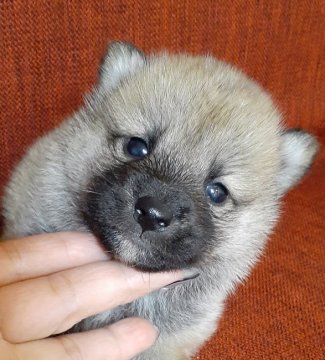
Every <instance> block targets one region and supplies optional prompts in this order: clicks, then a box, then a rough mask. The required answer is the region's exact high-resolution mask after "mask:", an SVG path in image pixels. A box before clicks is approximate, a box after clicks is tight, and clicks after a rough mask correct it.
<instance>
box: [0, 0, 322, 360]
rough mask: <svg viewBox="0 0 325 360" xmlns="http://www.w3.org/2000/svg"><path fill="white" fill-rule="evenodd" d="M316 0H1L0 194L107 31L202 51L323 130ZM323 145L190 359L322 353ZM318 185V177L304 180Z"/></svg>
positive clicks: (292, 118)
mask: <svg viewBox="0 0 325 360" xmlns="http://www.w3.org/2000/svg"><path fill="white" fill-rule="evenodd" d="M323 4H324V2H323V1H322V0H313V1H307V0H301V1H295V0H292V1H290V0H287V1H277V2H274V1H269V0H259V1H257V0H234V1H230V0H184V1H173V0H159V1H158V0H144V1H140V0H133V1H132V0H129V1H126V0H110V1H107V0H96V1H86V0H84V1H82V0H79V1H76V0H69V1H64V0H56V1H47V0H38V1H32V0H1V2H0V196H1V193H2V190H3V186H4V184H5V183H6V181H7V180H8V178H9V174H10V171H11V169H12V167H13V165H14V163H15V162H16V161H17V160H18V159H19V158H20V157H21V155H22V154H23V152H24V151H25V149H26V147H27V146H28V145H29V144H31V142H32V141H33V140H34V139H35V138H36V137H38V136H39V135H41V134H43V133H44V132H45V131H47V130H49V129H51V128H53V127H54V126H55V125H56V124H58V123H59V122H61V121H62V119H63V118H64V117H65V116H66V115H68V114H70V113H71V112H72V111H73V110H75V109H76V108H77V107H78V106H79V105H80V104H81V103H82V97H83V95H84V94H85V92H87V91H88V90H89V89H90V88H91V86H92V85H93V83H94V81H95V79H96V74H97V68H98V63H99V61H100V58H101V56H102V54H103V52H104V49H105V47H106V44H107V42H108V41H109V40H113V39H119V40H128V41H131V42H133V43H135V44H136V45H137V46H139V47H141V48H142V49H143V50H145V51H153V50H159V49H163V48H166V49H169V50H170V51H188V52H191V53H195V54H198V53H200V54H201V53H207V52H208V53H211V54H213V55H215V56H217V57H219V58H221V59H223V60H226V61H228V62H231V63H233V64H236V65H237V66H238V67H239V68H241V69H243V70H244V71H245V72H247V73H248V74H249V75H251V76H252V77H253V78H255V79H256V80H258V81H259V82H260V83H261V84H262V85H264V86H265V87H266V88H267V89H268V90H269V91H270V92H271V93H272V94H273V97H274V99H275V101H276V103H277V104H278V105H279V108H280V109H281V110H282V111H283V112H284V114H285V117H286V122H287V124H288V125H290V126H295V127H299V126H301V127H305V128H307V129H312V130H313V131H314V132H316V134H318V135H319V136H320V137H321V138H322V139H324V140H325V136H323V137H322V136H321V135H325V133H324V110H325V102H324V90H325V89H324V84H325V82H324V61H323V62H322V61H321V60H322V59H321V56H322V55H323V52H322V51H323V45H324V38H325V27H324V21H323V19H324V6H322V5H323ZM324 163H325V157H324V152H323V154H322V155H321V156H319V157H318V160H317V164H316V166H315V167H314V168H313V169H312V172H311V175H310V176H309V177H308V178H307V179H306V181H304V182H303V183H302V184H301V185H299V187H297V189H296V190H294V191H293V192H292V193H291V194H290V195H289V196H288V197H287V199H286V205H285V206H284V209H285V212H284V216H283V218H282V220H281V222H280V224H279V226H278V227H277V229H276V233H275V234H274V236H273V237H272V240H271V242H270V245H269V247H268V250H267V252H266V256H265V257H264V258H263V259H262V260H261V262H260V264H259V265H258V266H257V268H256V269H255V270H254V272H253V276H252V277H251V278H250V279H249V280H248V281H247V284H246V285H245V286H243V287H240V288H239V290H238V292H237V293H236V294H235V295H234V296H233V297H232V298H231V300H230V301H229V304H228V306H227V310H226V313H225V316H224V317H223V319H222V320H221V323H220V328H219V330H218V332H217V336H216V337H214V338H213V339H211V341H210V342H209V343H208V344H207V345H206V346H205V347H204V349H203V350H202V352H201V353H200V355H199V356H198V359H218V360H223V359H224V360H226V359H235V360H237V359H252V360H255V359H313V360H315V359H321V358H322V356H321V354H322V350H324V351H325V349H324V345H323V344H324V343H325V337H324V335H325V334H324V328H325V319H324V313H323V312H322V311H321V310H323V311H324V308H325V307H324V305H325V304H324V298H325V291H324V280H325V279H324V276H325V275H324V274H325V271H324V270H325V265H324V258H325V254H324V233H325V229H324V224H323V218H324V201H325V200H324V183H325V174H324ZM315 185H317V186H315Z"/></svg>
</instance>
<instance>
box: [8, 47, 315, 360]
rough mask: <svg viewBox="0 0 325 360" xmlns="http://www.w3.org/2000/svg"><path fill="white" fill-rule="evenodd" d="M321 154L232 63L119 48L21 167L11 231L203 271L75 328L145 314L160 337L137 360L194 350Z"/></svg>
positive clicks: (137, 262)
mask: <svg viewBox="0 0 325 360" xmlns="http://www.w3.org/2000/svg"><path fill="white" fill-rule="evenodd" d="M317 149H318V144H317V141H316V140H315V139H314V138H313V136H311V135H309V134H308V133H306V132H304V131H302V130H285V129H284V128H283V125H282V123H281V116H280V114H279V113H278V111H277V109H276V108H275V106H274V105H273V103H272V100H271V98H270V96H269V95H268V94H267V93H265V92H264V91H263V90H262V89H261V88H260V87H259V86H258V85H257V84H256V83H255V82H254V81H252V80H249V79H248V78H247V77H246V76H245V75H243V74H242V73H240V72H239V71H238V70H235V69H234V68H232V67H231V66H229V65H227V64H225V63H223V62H220V61H217V60H215V59H213V58H212V57H208V56H197V57H194V56H189V55H168V54H166V53H162V54H158V55H150V56H145V55H144V54H143V53H142V52H141V51H139V50H138V49H136V48H134V47H133V46H131V45H129V44H125V43H113V44H111V45H110V46H109V49H108V52H107V55H106V56H105V58H104V61H103V63H102V65H101V70H100V76H99V82H98V84H97V86H96V87H95V89H94V91H93V92H92V93H91V95H90V96H88V97H87V99H86V101H85V104H84V106H83V107H82V108H81V109H80V110H79V111H78V112H77V113H76V114H75V115H73V116H72V117H71V118H69V119H68V120H67V121H66V122H64V123H63V124H62V125H61V126H60V127H58V128H57V129H56V130H54V131H52V132H50V133H49V134H48V135H46V136H44V137H43V138H41V139H40V140H38V142H37V143H36V144H35V145H34V146H32V147H31V148H30V149H29V151H28V152H27V154H26V156H25V157H24V158H23V160H22V161H21V163H20V164H19V165H18V167H17V168H16V170H15V171H14V173H13V176H12V179H11V181H10V183H9V185H8V186H7V188H6V191H5V196H4V217H5V229H4V237H5V238H11V237H17V236H23V235H31V234H38V233H44V232H56V231H67V230H78V231H87V232H92V233H94V234H95V235H96V236H97V237H98V239H99V241H101V242H102V244H103V246H104V247H105V248H106V249H107V250H109V251H110V252H111V253H112V254H113V256H114V257H115V258H116V259H117V260H118V261H121V262H123V263H125V264H128V265H130V266H133V267H136V268H138V269H140V270H146V271H168V270H173V269H182V268H188V269H191V270H192V271H193V273H194V274H197V275H198V274H199V276H196V277H193V278H191V279H189V280H188V281H186V282H183V283H180V284H178V286H174V287H170V288H167V289H162V290H160V291H157V292H155V293H153V294H150V295H147V296H145V297H143V298H141V299H139V300H137V301H134V302H132V303H130V304H127V305H125V306H120V307H118V308H116V309H114V310H112V311H109V312H105V313H102V314H98V315H96V316H93V317H91V318H88V319H85V320H84V321H82V322H81V323H79V324H78V325H77V326H76V327H75V328H74V329H73V330H72V331H82V330H88V329H92V328H97V327H100V326H103V325H105V324H109V323H112V322H115V321H117V320H119V319H122V318H125V317H129V316H140V317H144V318H146V319H148V320H149V321H150V322H151V323H153V324H155V325H156V326H157V327H158V328H159V329H160V337H159V339H158V341H157V342H156V344H155V345H154V346H153V347H152V348H151V349H150V350H148V351H147V352H145V353H143V354H142V355H140V356H137V357H136V359H137V360H149V359H150V360H153V359H154V360H181V359H190V358H191V356H193V355H194V354H195V353H196V352H197V350H198V348H199V347H200V346H201V345H202V343H203V342H204V341H206V340H207V339H208V338H209V337H210V336H211V334H212V333H213V332H214V331H215V329H216V324H217V321H218V318H219V317H220V315H221V313H222V309H223V306H224V305H223V304H224V301H225V299H226V297H227V295H228V294H229V293H230V292H231V291H232V290H234V288H235V285H236V284H237V283H238V282H239V281H241V280H242V279H244V278H245V277H246V276H247V275H248V274H249V272H250V269H251V267H252V266H253V265H254V263H255V262H256V260H257V258H258V257H259V255H260V254H261V251H262V250H263V247H264V245H265V242H266V239H267V235H268V234H269V233H270V231H271V230H272V228H273V227H274V224H275V222H276V220H277V218H278V214H279V203H280V200H281V197H282V196H283V194H284V193H285V192H286V191H288V190H289V189H290V188H291V187H292V186H293V185H294V184H295V183H297V182H298V180H299V179H300V178H301V177H302V176H303V175H304V173H305V172H306V170H307V169H308V168H309V166H310V165H311V163H312V160H313V158H314V155H315V154H316V152H317Z"/></svg>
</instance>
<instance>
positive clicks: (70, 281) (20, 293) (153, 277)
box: [0, 261, 185, 343]
mask: <svg viewBox="0 0 325 360" xmlns="http://www.w3.org/2000/svg"><path fill="white" fill-rule="evenodd" d="M184 277H185V276H184V273H182V272H180V271H178V272H169V273H155V274H149V273H141V272H139V271H136V270H134V269H132V268H128V267H126V266H125V265H122V264H120V263H117V262H113V261H109V262H101V263H96V264H88V265H84V266H82V267H79V268H75V269H70V270H66V271H62V272H60V273H55V274H52V275H50V276H46V277H41V278H36V279H33V280H26V281H24V282H21V283H15V284H11V285H8V286H5V287H3V288H1V289H0V328H1V333H2V336H3V337H4V339H6V340H7V341H9V342H13V343H19V342H24V341H29V340H35V339H41V338H45V337H48V336H50V335H53V334H57V333H61V332H63V331H66V330H68V329H69V328H71V327H72V326H73V325H74V324H76V323H77V322H79V321H80V320H82V319H84V318H86V317H88V316H90V315H94V314H97V313H100V312H103V311H105V310H108V309H112V308H114V307H116V306H118V305H120V304H126V303H129V302H131V301H132V300H134V299H136V298H138V297H141V296H143V295H145V294H146V293H149V292H151V291H153V290H156V289H158V288H161V287H163V286H166V285H168V284H170V283H172V282H174V281H177V280H180V279H182V278H184Z"/></svg>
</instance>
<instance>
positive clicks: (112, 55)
mask: <svg viewBox="0 0 325 360" xmlns="http://www.w3.org/2000/svg"><path fill="white" fill-rule="evenodd" d="M145 61H146V58H145V56H144V54H143V52H142V51H141V50H138V49H137V48H136V47H134V46H133V45H132V44H129V43H125V42H112V43H110V44H109V46H108V49H107V52H106V54H105V56H104V58H103V60H102V64H101V66H100V71H99V86H100V87H104V88H105V89H107V90H109V89H112V88H114V87H115V86H117V85H118V83H119V82H120V81H122V80H123V79H125V78H126V77H127V76H129V75H131V74H132V73H134V72H136V71H137V69H139V68H141V67H142V66H144V64H145Z"/></svg>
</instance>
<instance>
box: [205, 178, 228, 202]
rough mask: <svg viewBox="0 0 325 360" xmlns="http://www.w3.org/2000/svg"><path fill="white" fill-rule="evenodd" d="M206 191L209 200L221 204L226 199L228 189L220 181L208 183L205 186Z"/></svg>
mask: <svg viewBox="0 0 325 360" xmlns="http://www.w3.org/2000/svg"><path fill="white" fill-rule="evenodd" d="M206 193H207V195H208V197H209V198H210V200H211V201H212V202H213V203H215V204H222V203H223V202H225V201H226V200H227V197H228V194H229V192H228V189H227V188H226V187H225V186H224V185H223V184H221V183H219V182H216V183H210V184H208V185H207V187H206Z"/></svg>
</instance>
